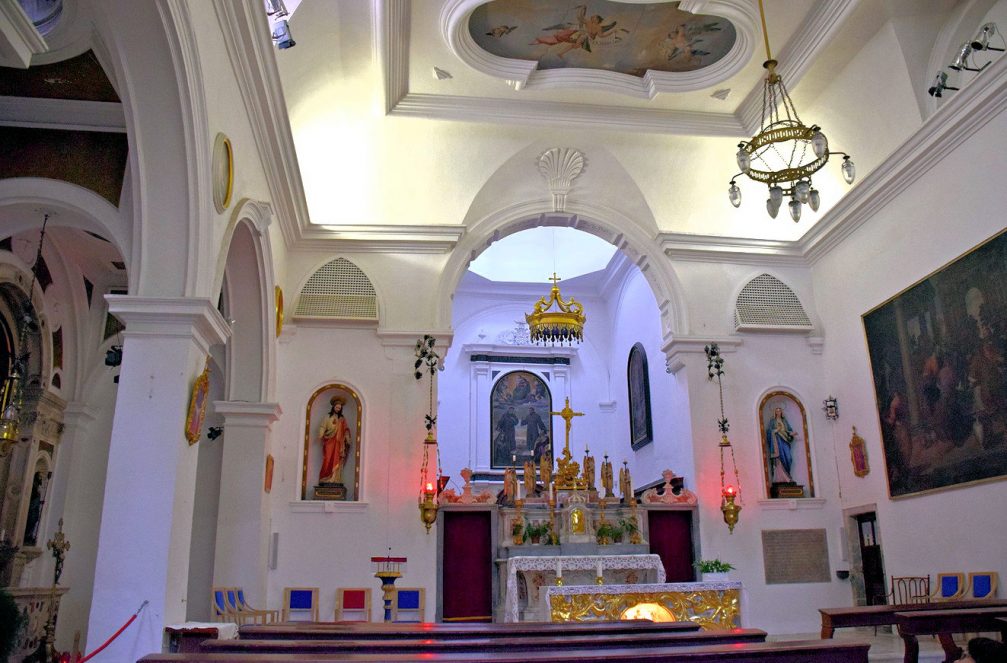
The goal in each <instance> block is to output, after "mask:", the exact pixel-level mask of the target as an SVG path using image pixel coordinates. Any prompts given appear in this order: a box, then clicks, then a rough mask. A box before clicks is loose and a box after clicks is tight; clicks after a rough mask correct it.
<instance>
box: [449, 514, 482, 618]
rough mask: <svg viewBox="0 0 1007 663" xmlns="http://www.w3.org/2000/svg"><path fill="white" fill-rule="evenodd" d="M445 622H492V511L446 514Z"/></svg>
mask: <svg viewBox="0 0 1007 663" xmlns="http://www.w3.org/2000/svg"><path fill="white" fill-rule="evenodd" d="M441 564H442V565H441V570H442V577H443V582H444V584H443V588H442V591H441V596H442V597H443V606H444V620H445V621H449V620H452V621H455V620H456V621H471V622H480V621H483V622H489V621H492V620H493V576H492V573H493V551H492V548H491V541H490V513H489V511H454V512H451V511H445V512H444V557H443V559H442V560H441Z"/></svg>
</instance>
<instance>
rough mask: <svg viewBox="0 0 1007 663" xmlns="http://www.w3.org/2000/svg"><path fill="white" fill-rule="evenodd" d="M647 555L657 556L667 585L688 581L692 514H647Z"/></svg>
mask: <svg viewBox="0 0 1007 663" xmlns="http://www.w3.org/2000/svg"><path fill="white" fill-rule="evenodd" d="M648 514H649V519H648V526H649V527H650V552H652V553H655V554H657V555H660V556H661V561H662V562H663V563H664V572H665V574H667V576H668V582H692V581H693V580H695V578H696V576H695V569H694V568H693V566H692V562H693V558H692V512H690V511H648Z"/></svg>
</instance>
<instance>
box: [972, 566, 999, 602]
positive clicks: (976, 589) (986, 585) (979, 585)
mask: <svg viewBox="0 0 1007 663" xmlns="http://www.w3.org/2000/svg"><path fill="white" fill-rule="evenodd" d="M996 595H997V573H996V571H976V572H975V573H969V598H973V599H991V598H994V597H996Z"/></svg>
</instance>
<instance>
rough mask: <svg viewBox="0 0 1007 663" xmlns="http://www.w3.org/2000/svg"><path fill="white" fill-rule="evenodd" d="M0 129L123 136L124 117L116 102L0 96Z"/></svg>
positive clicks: (119, 105) (120, 105) (124, 127)
mask: <svg viewBox="0 0 1007 663" xmlns="http://www.w3.org/2000/svg"><path fill="white" fill-rule="evenodd" d="M0 125H5V126H11V127H37V128H40V129H62V130H76V131H104V132H110V133H125V132H126V116H125V114H124V113H123V110H122V104H121V103H116V102H106V101H79V100H76V99H41V98H37V97H3V96H0Z"/></svg>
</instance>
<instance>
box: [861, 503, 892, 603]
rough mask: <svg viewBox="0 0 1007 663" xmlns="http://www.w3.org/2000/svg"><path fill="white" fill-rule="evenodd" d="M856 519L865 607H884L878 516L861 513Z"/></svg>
mask: <svg viewBox="0 0 1007 663" xmlns="http://www.w3.org/2000/svg"><path fill="white" fill-rule="evenodd" d="M856 518H857V531H858V534H859V536H860V559H861V561H862V563H863V567H864V593H865V594H866V595H867V605H884V604H885V595H886V594H887V593H888V592H887V590H886V588H885V565H884V559H882V557H881V543H880V541H878V532H877V524H878V516H877V514H876V513H874V512H873V511H871V512H869V513H861V514H860V515H858V516H857V517H856Z"/></svg>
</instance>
